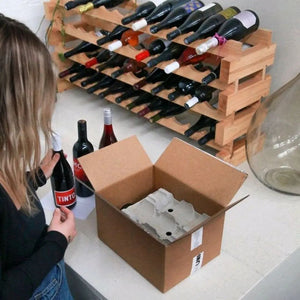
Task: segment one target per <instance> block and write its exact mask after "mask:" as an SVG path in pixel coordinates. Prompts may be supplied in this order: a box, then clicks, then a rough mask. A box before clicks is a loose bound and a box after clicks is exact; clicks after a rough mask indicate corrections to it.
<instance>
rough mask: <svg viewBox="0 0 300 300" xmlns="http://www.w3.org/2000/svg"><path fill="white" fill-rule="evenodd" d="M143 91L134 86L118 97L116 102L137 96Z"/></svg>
mask: <svg viewBox="0 0 300 300" xmlns="http://www.w3.org/2000/svg"><path fill="white" fill-rule="evenodd" d="M142 93H143V92H142V91H140V90H135V89H134V88H133V87H132V86H131V87H130V88H129V89H127V91H126V92H124V93H123V94H122V95H120V96H118V97H116V99H115V101H116V103H121V102H122V101H124V100H127V99H129V98H133V97H135V96H139V95H141V94H142Z"/></svg>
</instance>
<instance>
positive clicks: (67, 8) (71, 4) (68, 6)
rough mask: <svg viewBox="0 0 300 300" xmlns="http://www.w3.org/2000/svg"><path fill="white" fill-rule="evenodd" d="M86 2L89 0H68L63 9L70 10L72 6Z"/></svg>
mask: <svg viewBox="0 0 300 300" xmlns="http://www.w3.org/2000/svg"><path fill="white" fill-rule="evenodd" d="M88 2H90V0H77V1H76V0H75V1H68V2H66V4H65V9H66V10H70V9H73V8H75V7H77V6H79V5H83V4H87V3H88Z"/></svg>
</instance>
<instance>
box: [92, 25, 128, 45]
mask: <svg viewBox="0 0 300 300" xmlns="http://www.w3.org/2000/svg"><path fill="white" fill-rule="evenodd" d="M126 30H129V28H128V27H125V26H122V25H117V26H115V27H114V29H113V30H112V31H111V32H110V33H109V34H107V35H106V36H104V37H102V38H101V39H99V40H97V45H99V46H101V45H103V44H106V43H108V42H111V41H113V40H118V39H120V38H121V36H122V34H123V32H125V31H126Z"/></svg>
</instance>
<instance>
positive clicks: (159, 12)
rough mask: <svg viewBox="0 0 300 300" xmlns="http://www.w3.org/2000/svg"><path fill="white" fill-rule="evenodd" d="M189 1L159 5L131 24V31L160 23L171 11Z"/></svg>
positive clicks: (169, 0)
mask: <svg viewBox="0 0 300 300" xmlns="http://www.w3.org/2000/svg"><path fill="white" fill-rule="evenodd" d="M188 1H189V0H166V1H164V2H162V3H161V4H159V5H158V6H157V7H156V8H155V9H154V10H153V11H152V13H151V14H150V15H148V16H146V17H145V18H142V19H140V20H139V21H137V22H135V23H133V24H132V27H131V28H132V29H133V30H139V29H141V28H143V27H145V26H147V25H150V24H154V23H157V22H160V21H162V20H163V19H164V18H165V17H166V16H167V15H168V14H169V13H170V12H171V11H172V10H173V9H175V8H177V7H178V6H181V5H182V4H184V3H186V2H188Z"/></svg>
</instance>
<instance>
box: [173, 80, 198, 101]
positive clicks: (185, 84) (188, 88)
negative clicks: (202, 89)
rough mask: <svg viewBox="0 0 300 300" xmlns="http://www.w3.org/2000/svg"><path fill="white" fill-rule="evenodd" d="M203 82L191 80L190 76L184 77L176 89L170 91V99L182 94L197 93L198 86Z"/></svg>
mask: <svg viewBox="0 0 300 300" xmlns="http://www.w3.org/2000/svg"><path fill="white" fill-rule="evenodd" d="M200 85H201V84H200V83H199V82H196V81H194V80H190V79H188V78H182V79H181V80H180V81H179V83H178V85H177V87H176V88H175V91H174V92H172V93H170V94H169V95H168V99H169V100H170V101H174V100H175V99H177V98H178V97H180V96H186V95H191V96H192V95H193V94H194V93H195V90H196V88H197V87H199V86H200Z"/></svg>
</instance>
